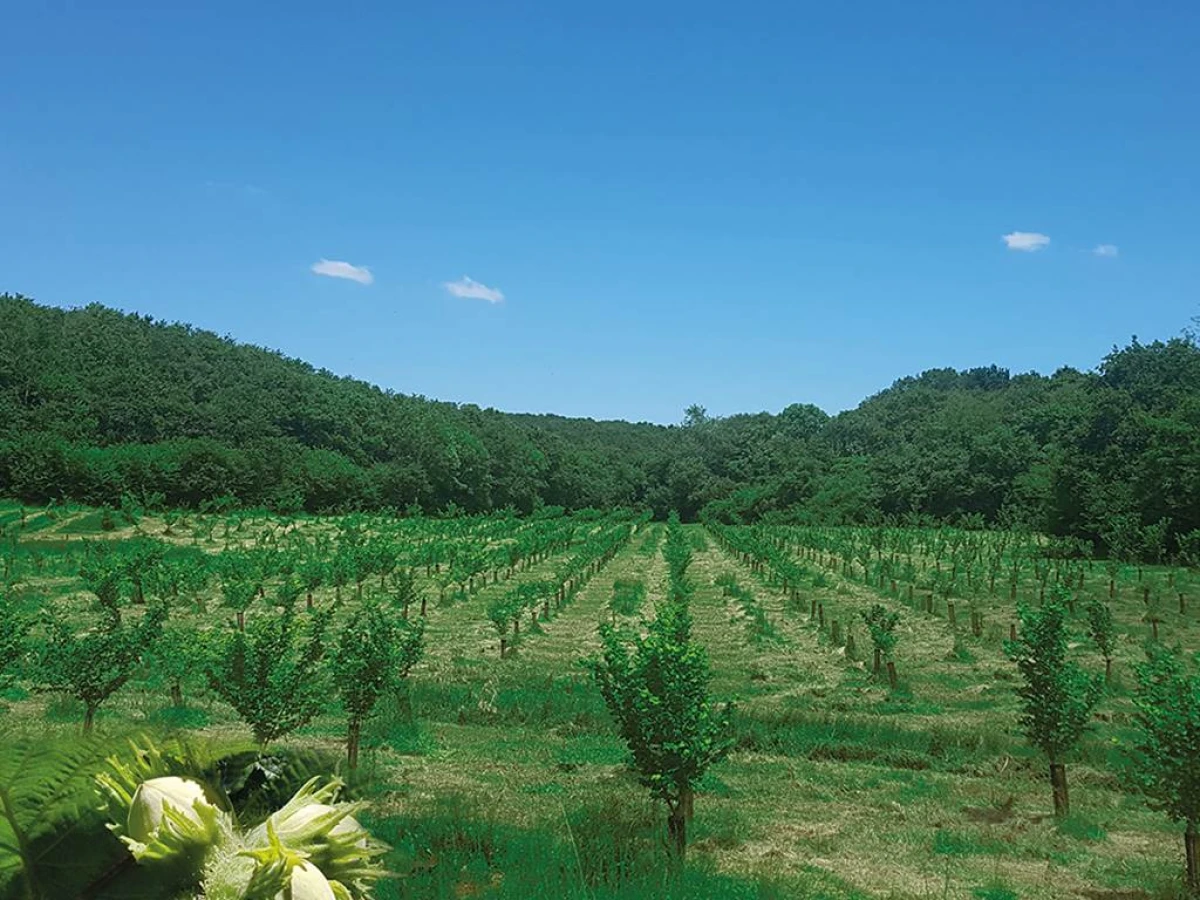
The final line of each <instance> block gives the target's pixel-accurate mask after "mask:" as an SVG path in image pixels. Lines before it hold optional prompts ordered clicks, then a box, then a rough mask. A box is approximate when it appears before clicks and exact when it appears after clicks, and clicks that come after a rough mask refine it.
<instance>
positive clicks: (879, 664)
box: [872, 647, 883, 675]
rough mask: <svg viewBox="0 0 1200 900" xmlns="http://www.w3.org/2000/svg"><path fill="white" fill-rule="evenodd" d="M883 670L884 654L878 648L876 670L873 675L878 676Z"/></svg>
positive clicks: (876, 651) (876, 650)
mask: <svg viewBox="0 0 1200 900" xmlns="http://www.w3.org/2000/svg"><path fill="white" fill-rule="evenodd" d="M881 668H883V653H882V652H881V651H880V649H879V648H878V647H876V648H875V668H874V670H873V671H872V674H873V675H878V674H879V670H880V669H881Z"/></svg>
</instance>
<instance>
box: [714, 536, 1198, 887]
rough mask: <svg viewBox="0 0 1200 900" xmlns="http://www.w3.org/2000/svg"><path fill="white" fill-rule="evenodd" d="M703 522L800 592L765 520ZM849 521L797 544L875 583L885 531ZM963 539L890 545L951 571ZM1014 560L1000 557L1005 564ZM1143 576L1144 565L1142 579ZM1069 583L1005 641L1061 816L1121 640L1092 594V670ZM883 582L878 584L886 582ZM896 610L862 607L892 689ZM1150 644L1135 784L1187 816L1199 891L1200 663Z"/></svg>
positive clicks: (1140, 685) (1189, 858)
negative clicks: (1076, 637) (1070, 767)
mask: <svg viewBox="0 0 1200 900" xmlns="http://www.w3.org/2000/svg"><path fill="white" fill-rule="evenodd" d="M710 528H711V530H712V531H713V533H714V534H715V535H716V536H717V537H718V539H719V540H721V541H722V542H723V543H724V544H725V546H726V547H727V548H728V549H730V550H731V551H733V552H735V553H738V554H739V556H740V557H741V558H742V560H743V561H744V562H745V563H746V564H747V565H749V566H751V567H752V568H753V569H755V570H757V571H759V572H761V573H763V574H764V575H766V576H768V577H770V578H772V579H774V580H775V581H776V582H777V583H778V584H780V585H781V586H782V587H783V589H784V590H787V591H790V592H791V593H792V595H793V596H795V593H796V586H797V585H798V584H799V581H800V578H801V577H803V576H804V575H805V574H806V571H805V568H804V566H803V564H801V563H798V562H796V560H795V559H794V557H793V556H792V553H791V549H790V547H791V546H792V545H790V543H789V541H788V540H786V538H785V539H782V540H781V539H779V538H778V537H776V536H775V535H773V534H772V530H769V529H762V528H755V529H751V528H740V529H739V528H730V527H728V526H721V525H719V524H715V523H714V524H712V525H710ZM788 531H789V532H790V531H793V530H792V529H789V530H788ZM844 531H845V530H842V529H837V530H830V529H815V530H814V529H810V530H808V532H809V540H808V541H806V542H805V544H804V545H803V546H805V547H806V548H807V550H808V551H809V554H808V556H807V557H806V558H808V559H811V560H814V561H817V562H819V563H820V564H823V565H828V566H830V567H831V568H833V567H836V568H838V569H840V570H842V571H845V572H847V574H853V573H852V571H851V570H850V565H851V561H857V562H858V564H859V565H860V566H861V571H862V573H863V575H864V580H866V581H867V582H868V583H876V584H879V583H878V582H875V579H873V578H870V577H869V575H868V573H869V572H870V571H871V565H872V559H875V560H879V559H886V557H885V556H884V554H885V552H886V551H887V548H888V543H887V538H886V536H885V533H884V532H882V531H881V530H876V531H860V532H859V533H858V535H857V536H858V538H859V539H860V540H861V539H862V538H864V537H865V538H867V539H868V540H867V541H863V542H862V543H860V544H858V548H860V549H858V550H857V552H856V548H855V539H854V537H853V536H852V537H851V538H850V540H849V541H847V542H846V543H841V542H839V541H838V538H839V537H844V535H843V534H842V532H844ZM814 535H815V536H817V537H818V538H819V539H822V540H821V542H820V543H819V544H818V545H817V546H814V544H817V541H813V540H812V537H813V536H814ZM1007 537H1008V536H1004V535H1001V536H994V537H993V538H992V540H998V542H999V543H1000V548H998V549H997V548H993V549H992V552H993V553H995V554H996V556H1000V555H1001V554H1002V553H1003V552H1004V544H1005V543H1006V540H1007ZM871 538H873V540H871ZM970 540H971V539H970V538H963V537H961V536H950V537H949V539H947V536H946V535H944V534H941V535H933V536H931V535H930V534H929V533H925V534H924V535H922V534H920V533H905V532H899V533H896V534H895V535H893V541H892V543H891V549H892V552H895V553H909V554H914V555H918V556H922V555H925V554H928V555H929V556H932V563H931V564H929V567H930V568H931V569H932V570H934V571H937V570H938V569H939V568H940V567H941V565H942V561H943V559H945V558H946V557H947V556H948V557H949V559H948V566H947V568H949V569H950V571H954V569H955V568H956V567H957V565H958V564H959V563H960V561H961V557H959V555H958V554H959V553H960V552H961V547H962V546H963V545H964V544H968V543H969V542H970ZM980 543H981V544H983V545H984V546H986V544H985V543H984V542H980ZM847 544H849V546H847ZM977 552H978V550H977ZM1015 552H1016V553H1017V554H1019V555H1018V556H1017V557H1015V558H1020V556H1024V557H1025V558H1027V559H1033V560H1035V561H1036V560H1038V559H1039V558H1041V555H1044V554H1047V553H1048V552H1049V553H1053V547H1052V546H1050V547H1048V546H1047V545H1046V544H1044V543H1042V542H1038V541H1031V542H1030V543H1029V544H1027V545H1026V546H1025V547H1023V548H1021V549H1019V550H1017V551H1015ZM943 553H945V554H946V555H945V556H943ZM993 558H995V557H993ZM1001 558H1005V557H1001ZM1013 558H1014V557H1007V559H1009V560H1010V565H1011V564H1012V563H1011V560H1012V559H1013ZM1048 559H1049V561H1048V562H1047V563H1046V565H1047V567H1048V568H1049V567H1051V566H1052V565H1053V564H1054V562H1055V561H1056V560H1055V558H1054V556H1052V555H1051V556H1049V557H1048ZM1060 571H1061V570H1060ZM1074 571H1075V572H1081V571H1082V570H1074ZM1141 577H1142V576H1141V574H1140V573H1139V580H1140V578H1141ZM1042 583H1043V584H1044V581H1043V582H1042ZM1067 584H1077V581H1076V576H1075V575H1062V576H1061V577H1060V578H1059V579H1056V581H1055V582H1052V583H1051V590H1050V592H1049V594H1048V595H1047V594H1046V593H1045V592H1040V593H1039V602H1038V604H1037V605H1031V604H1028V603H1021V604H1020V606H1019V608H1018V619H1019V625H1017V626H1016V627H1015V628H1014V629H1013V634H1012V637H1011V639H1010V640H1008V641H1006V642H1005V644H1004V649H1005V652H1006V654H1007V655H1008V656H1009V658H1010V659H1011V660H1012V661H1013V662H1014V663H1015V664H1016V666H1017V669H1018V672H1019V674H1020V676H1021V684H1020V685H1019V687H1018V689H1017V692H1018V695H1019V697H1020V700H1021V706H1022V714H1021V718H1020V723H1019V724H1020V726H1021V728H1022V730H1023V732H1024V734H1025V737H1026V738H1027V740H1028V741H1029V743H1030V744H1031V745H1032V746H1033V747H1035V748H1037V749H1038V750H1039V751H1040V752H1041V753H1043V754H1044V756H1045V757H1046V761H1047V764H1048V768H1049V779H1050V785H1051V794H1052V798H1053V802H1054V811H1055V814H1056V815H1057V816H1060V817H1062V816H1066V815H1068V814H1069V813H1070V794H1069V789H1068V780H1067V769H1066V760H1067V759H1068V758H1069V756H1070V754H1071V753H1072V751H1074V750H1075V749H1076V747H1077V746H1078V744H1079V741H1080V739H1081V738H1082V736H1083V734H1084V733H1085V732H1086V731H1087V729H1088V728H1089V727H1090V726H1091V723H1092V721H1093V714H1094V711H1095V709H1096V706H1097V705H1098V704H1099V703H1100V702H1102V700H1103V699H1104V697H1105V693H1106V691H1105V685H1106V684H1107V683H1108V682H1109V681H1111V677H1112V660H1113V655H1114V652H1115V648H1116V641H1117V629H1116V624H1115V622H1114V619H1113V614H1112V610H1111V608H1110V606H1109V603H1107V602H1105V601H1104V600H1103V599H1100V598H1095V597H1094V598H1092V599H1090V600H1089V601H1088V602H1087V603H1086V604H1085V607H1084V610H1083V613H1084V616H1083V624H1084V626H1085V630H1086V632H1087V635H1088V637H1089V638H1090V639H1091V642H1092V643H1093V645H1094V646H1095V648H1096V650H1097V651H1098V652H1099V654H1100V656H1101V657H1102V659H1103V660H1104V673H1103V674H1102V675H1101V674H1089V673H1088V672H1086V671H1085V670H1084V669H1083V667H1082V666H1081V665H1080V664H1079V663H1078V662H1077V661H1076V660H1075V659H1074V658H1073V657H1072V655H1071V653H1070V651H1069V648H1070V646H1071V645H1072V643H1073V639H1072V633H1071V611H1072V610H1071V609H1070V607H1069V605H1068V604H1069V602H1071V601H1070V597H1071V594H1070V592H1069V591H1068V590H1067V588H1066V585H1067ZM879 586H880V587H881V588H882V584H879ZM1014 593H1015V592H1014ZM899 615H900V614H899V613H898V612H897V611H895V610H892V609H889V608H888V607H886V606H885V605H883V604H879V603H876V604H873V605H872V606H871V607H870V608H869V609H867V610H862V611H861V612H860V616H861V618H862V620H863V622H864V624H865V625H866V626H867V629H868V632H869V634H870V636H871V640H872V643H873V646H874V656H875V662H874V671H875V673H876V674H878V673H879V669H880V663H881V660H883V661H887V662H888V670H889V675H890V679H891V683H892V686H893V687H895V684H896V681H895V672H894V669H893V667H892V664H891V655H892V651H893V650H894V647H895V643H896V626H897V624H898V622H899ZM1146 653H1147V657H1146V660H1145V662H1143V663H1141V664H1138V665H1136V666H1135V674H1136V679H1137V684H1136V688H1135V691H1134V704H1135V707H1136V710H1137V712H1136V716H1135V725H1136V737H1135V738H1134V740H1133V742H1132V743H1131V744H1130V745H1129V746H1128V747H1126V750H1127V761H1128V762H1129V767H1128V771H1129V773H1130V774H1131V780H1132V782H1133V785H1134V786H1135V787H1137V788H1138V789H1140V790H1141V791H1143V792H1144V794H1145V795H1146V796H1147V797H1148V799H1149V801H1150V803H1151V804H1152V805H1153V806H1154V807H1155V808H1157V809H1160V810H1162V811H1164V812H1165V813H1166V814H1167V815H1168V816H1169V817H1170V818H1171V819H1172V820H1173V821H1177V822H1180V823H1182V824H1183V825H1184V848H1185V860H1186V868H1185V877H1186V881H1187V885H1188V887H1189V890H1190V891H1193V892H1197V891H1200V669H1198V668H1197V664H1196V661H1195V660H1190V658H1189V657H1187V655H1186V654H1184V653H1183V652H1182V651H1181V650H1179V649H1178V648H1176V649H1175V650H1171V649H1168V648H1167V647H1164V646H1162V645H1161V644H1158V643H1157V642H1151V643H1149V644H1148V645H1147V648H1146ZM1189 660H1190V661H1189Z"/></svg>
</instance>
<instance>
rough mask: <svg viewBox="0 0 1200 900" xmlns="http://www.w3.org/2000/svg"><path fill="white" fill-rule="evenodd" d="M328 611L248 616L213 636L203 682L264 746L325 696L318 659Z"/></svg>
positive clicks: (308, 716)
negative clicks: (242, 624) (232, 628)
mask: <svg viewBox="0 0 1200 900" xmlns="http://www.w3.org/2000/svg"><path fill="white" fill-rule="evenodd" d="M329 619H330V611H329V610H322V611H318V612H317V613H315V614H313V615H310V616H307V617H304V618H302V617H301V614H300V613H298V612H297V611H296V610H295V609H294V608H293V609H284V610H282V611H280V612H278V613H275V614H265V613H264V614H261V615H256V616H252V617H251V618H250V621H249V622H248V623H247V624H246V628H245V630H244V631H242V630H238V631H234V632H232V633H228V634H223V635H218V636H217V637H215V638H214V639H213V646H212V648H211V651H210V654H209V659H208V663H207V665H206V667H205V674H206V675H207V677H208V683H209V686H210V687H211V688H212V690H213V691H214V692H215V693H216V694H217V695H218V696H219V697H220V698H221V699H222V700H224V701H225V702H226V703H228V704H229V705H230V706H232V707H233V708H234V709H235V710H236V711H237V714H238V715H239V716H240V717H241V719H242V721H243V722H245V723H246V724H247V725H249V726H250V729H251V731H252V732H253V733H254V739H255V740H256V741H257V742H258V743H259V744H260V745H261V746H264V747H265V746H266V745H267V744H269V743H270V742H271V741H274V740H277V739H278V738H280V737H283V736H284V735H286V734H290V733H291V732H293V731H295V730H296V729H297V728H300V727H301V726H303V725H306V724H308V722H310V721H311V720H312V718H313V716H315V715H316V714H317V713H318V712H320V711H321V709H322V708H324V706H325V705H326V704H327V703H328V702H329V687H328V685H327V683H326V680H325V677H324V676H325V673H324V670H323V668H322V666H321V661H322V658H323V656H324V653H325V632H326V630H327V627H328V624H329Z"/></svg>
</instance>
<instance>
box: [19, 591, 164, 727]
mask: <svg viewBox="0 0 1200 900" xmlns="http://www.w3.org/2000/svg"><path fill="white" fill-rule="evenodd" d="M166 617H167V610H166V607H165V606H163V605H162V604H160V603H156V604H152V605H150V606H149V607H148V608H147V609H146V612H145V613H144V614H143V615H142V616H141V618H140V619H139V620H138V621H137V622H135V623H133V624H131V623H129V622H125V621H122V620H121V619H116V620H112V619H109V620H106V621H104V622H103V623H101V624H99V625H96V626H94V627H91V628H88V629H86V630H83V631H79V630H78V629H77V627H76V625H75V623H74V622H71V621H69V620H68V619H67V617H66V616H64V615H63V614H62V613H61V611H56V612H55V613H53V614H52V615H51V616H50V617H49V621H48V623H47V628H46V634H45V636H44V640H43V642H42V644H41V647H40V652H39V656H38V660H37V664H36V679H37V681H38V683H39V686H41V687H43V688H45V689H48V690H58V691H62V692H64V693H66V694H67V695H69V696H71V697H74V698H75V699H77V700H79V701H80V702H81V703H83V704H84V720H83V728H84V730H85V731H90V730H91V727H92V722H93V721H94V718H95V714H96V711H97V710H98V709H99V708H100V705H101V704H102V703H104V701H105V700H107V699H108V698H109V697H111V696H112V695H113V694H115V693H116V692H117V691H118V690H120V689H121V688H122V687H123V686H124V685H125V683H126V682H127V681H129V679H130V678H131V677H132V676H133V674H134V672H135V670H136V669H137V666H138V664H139V663H140V662H141V661H142V658H143V657H144V655H145V654H146V652H147V650H148V649H149V648H150V647H151V646H152V645H153V643H154V641H155V640H156V639H157V638H158V636H159V634H160V633H161V631H162V625H163V622H164V621H165V620H166Z"/></svg>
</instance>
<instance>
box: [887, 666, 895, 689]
mask: <svg viewBox="0 0 1200 900" xmlns="http://www.w3.org/2000/svg"><path fill="white" fill-rule="evenodd" d="M887 673H888V687H890V688H891V689H892V690H893V691H894V690H895V689H896V664H895V663H894V662H892V661H891V660H890V659H889V660H888V663H887Z"/></svg>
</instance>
